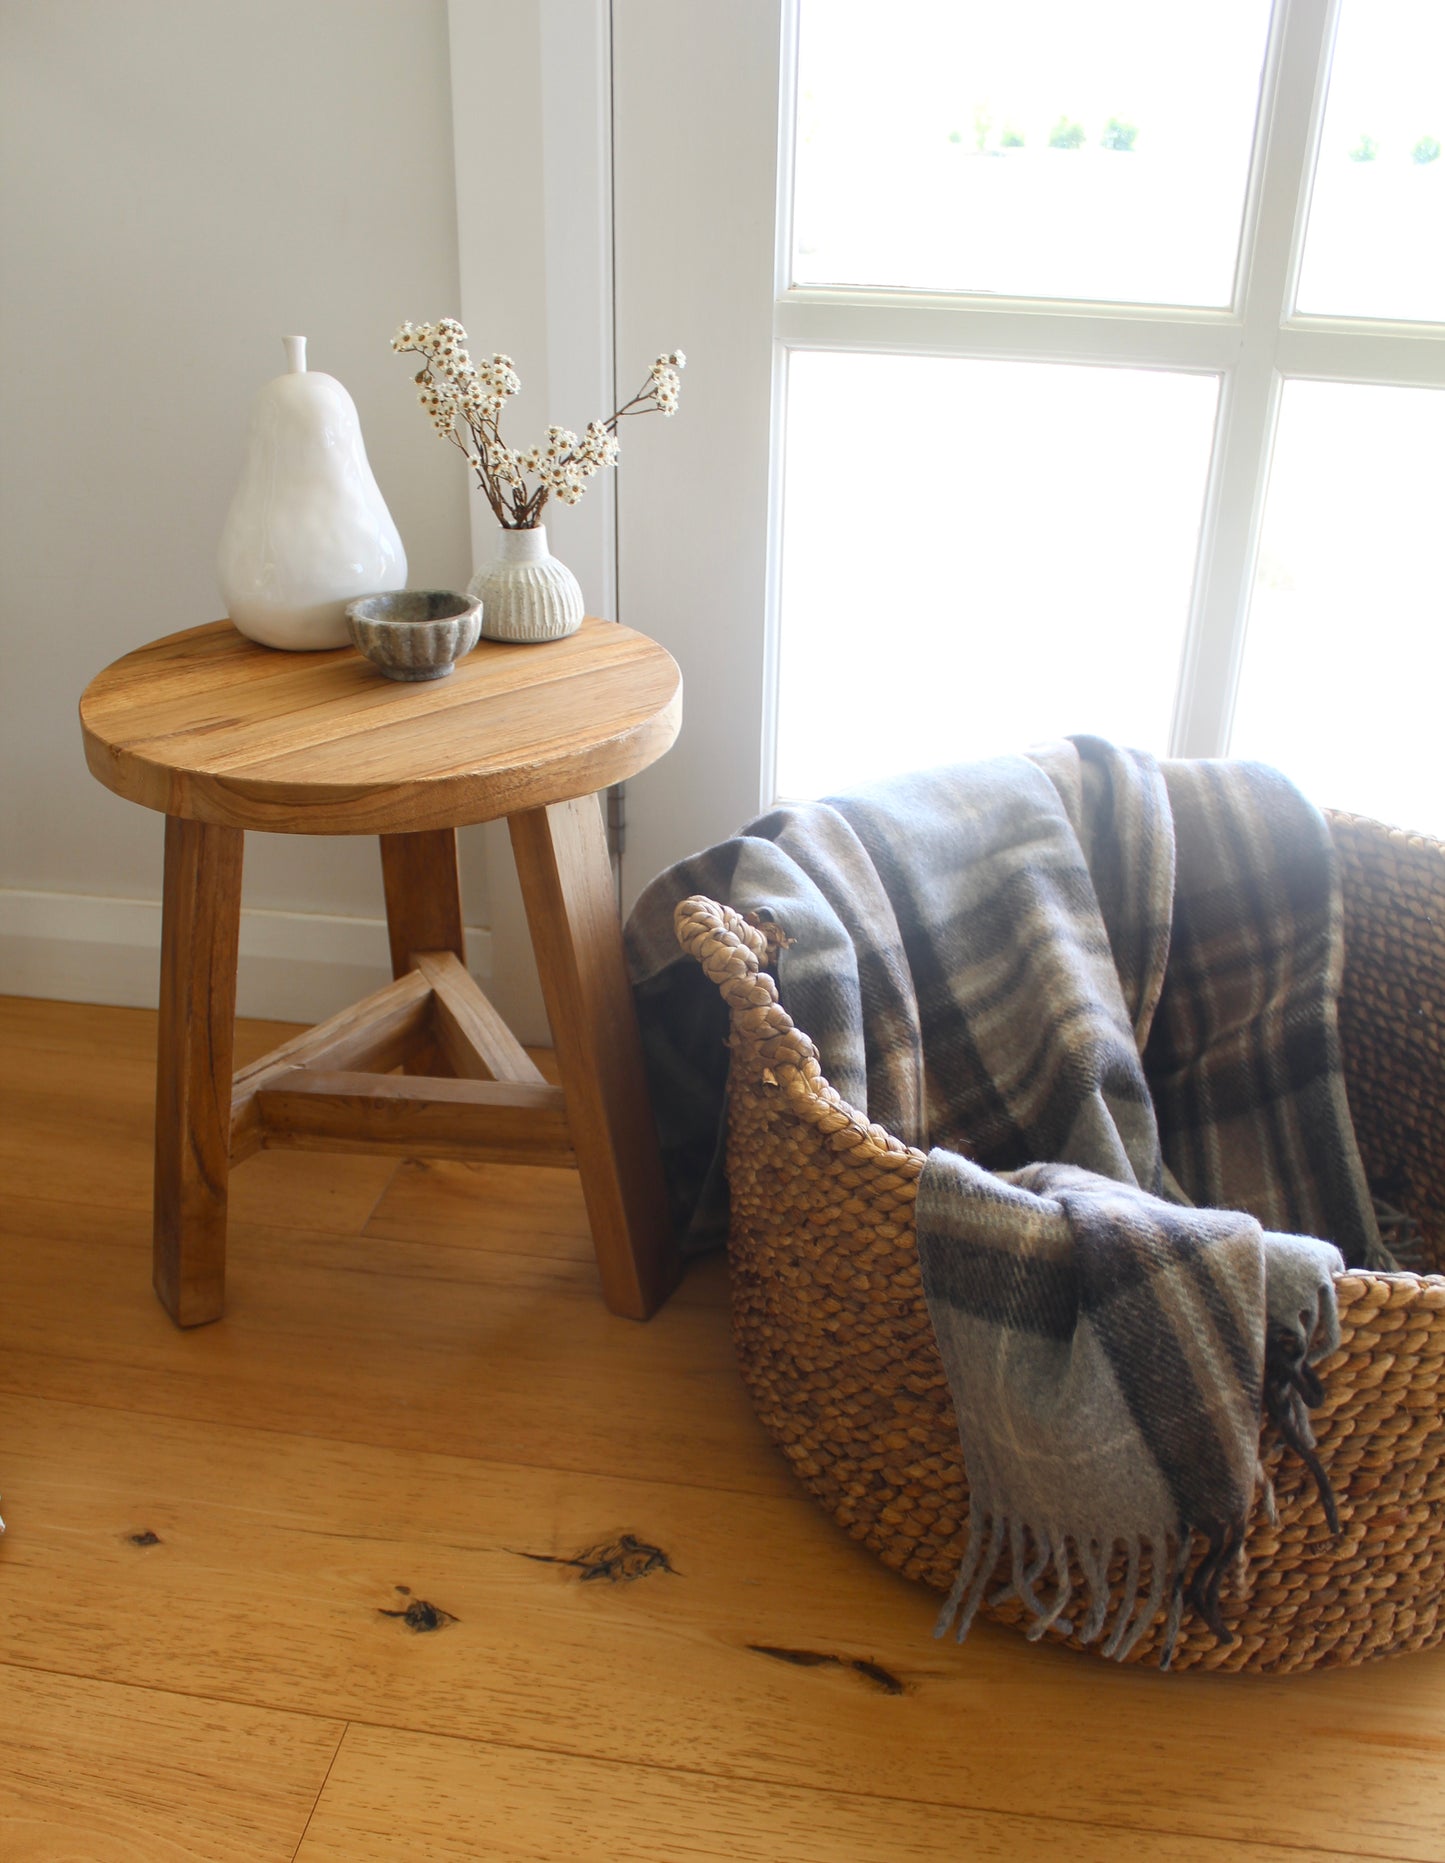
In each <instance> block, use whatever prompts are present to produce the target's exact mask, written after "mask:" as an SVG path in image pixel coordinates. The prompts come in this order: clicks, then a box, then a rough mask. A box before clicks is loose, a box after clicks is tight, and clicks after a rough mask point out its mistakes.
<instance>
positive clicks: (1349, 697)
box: [1230, 382, 1445, 836]
mask: <svg viewBox="0 0 1445 1863" xmlns="http://www.w3.org/2000/svg"><path fill="white" fill-rule="evenodd" d="M1442 512H1445V391H1441V390H1438V389H1428V388H1374V387H1361V386H1357V385H1354V384H1343V383H1337V382H1287V383H1286V384H1285V388H1284V398H1283V404H1282V407H1281V411H1280V424H1279V433H1278V436H1277V439H1276V442H1275V456H1274V464H1273V467H1272V468H1271V471H1270V480H1269V496H1268V501H1267V503H1266V506H1265V521H1264V532H1263V538H1262V542H1261V547H1260V559H1259V570H1258V573H1257V576H1256V579H1255V586H1254V598H1253V601H1252V604H1251V607H1250V616H1249V635H1248V641H1247V644H1246V648H1245V659H1244V667H1243V673H1242V683H1241V686H1240V693H1239V700H1238V705H1237V708H1236V712H1235V722H1234V731H1233V735H1232V738H1231V741H1230V754H1231V755H1233V756H1239V757H1260V758H1263V759H1264V760H1265V761H1266V762H1268V763H1274V764H1277V765H1278V766H1279V767H1280V768H1281V769H1283V770H1285V771H1286V772H1287V773H1288V774H1289V775H1290V776H1292V777H1293V778H1294V780H1295V781H1296V782H1297V783H1298V784H1299V785H1300V787H1301V788H1302V789H1304V790H1305V791H1306V792H1307V793H1308V794H1310V795H1312V796H1313V797H1314V799H1315V800H1316V801H1317V802H1319V803H1321V804H1323V805H1325V806H1327V807H1334V808H1343V809H1349V810H1352V811H1353V812H1355V813H1357V814H1361V815H1373V816H1375V817H1377V818H1378V819H1380V820H1382V821H1387V822H1393V823H1395V824H1397V825H1398V826H1400V827H1407V828H1416V829H1421V830H1424V831H1425V832H1427V833H1430V834H1436V835H1442V836H1445V762H1442V756H1441V728H1440V721H1441V705H1442V694H1445V549H1442V545H1441V513H1442Z"/></svg>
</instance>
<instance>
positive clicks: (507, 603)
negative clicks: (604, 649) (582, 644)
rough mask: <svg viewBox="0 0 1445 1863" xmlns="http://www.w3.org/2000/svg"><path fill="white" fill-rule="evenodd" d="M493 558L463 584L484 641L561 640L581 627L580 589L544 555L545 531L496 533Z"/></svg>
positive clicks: (540, 528)
mask: <svg viewBox="0 0 1445 1863" xmlns="http://www.w3.org/2000/svg"><path fill="white" fill-rule="evenodd" d="M498 538H499V541H498V546H497V555H496V557H495V558H494V560H493V561H492V562H490V563H488V564H487V565H486V567H485V568H484V569H479V570H478V571H477V573H476V575H474V576H473V577H472V579H471V581H470V582H469V583H468V584H467V594H468V595H470V596H472V597H473V598H475V599H476V600H479V601H480V602H481V604H482V635H483V637H484V638H485V639H486V640H507V641H513V642H521V641H546V640H561V639H563V638H564V637H565V636H566V635H568V634H575V633H576V632H577V630H578V628H579V627H581V625H582V587H581V584H580V583H579V582H578V580H577V578H576V577H575V576H574V575H573V574H572V571H571V570H570V569H568V567H567V566H566V564H565V563H559V562H558V561H557V559H556V557H555V556H552V555H551V554H550V553H549V551H548V549H547V526H546V525H545V524H538V525H535V526H534V527H533V528H532V529H531V530H504V531H501V532H499V533H498Z"/></svg>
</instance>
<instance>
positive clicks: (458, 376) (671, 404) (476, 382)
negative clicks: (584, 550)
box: [391, 317, 686, 530]
mask: <svg viewBox="0 0 1445 1863" xmlns="http://www.w3.org/2000/svg"><path fill="white" fill-rule="evenodd" d="M467 341H468V338H467V333H466V331H465V330H464V329H463V328H462V326H461V325H460V324H459V323H458V322H457V320H456V318H455V317H443V318H442V319H441V320H440V321H439V322H437V323H435V324H430V323H423V324H413V323H403V324H401V325H400V326H399V327H398V329H397V331H396V334H395V335H394V336H393V337H392V339H391V346H392V348H393V349H394V350H396V351H398V352H399V353H403V354H409V355H416V356H420V357H421V358H422V362H423V366H422V368H421V369H419V370H418V372H417V375H416V385H417V399H418V401H419V402H420V403H421V406H422V408H423V409H424V410H425V412H426V413H427V415H428V417H429V418H430V420H431V422H432V424H433V426H434V427H435V428H436V430H437V432H438V433H439V434H441V435H442V437H443V438H444V439H447V440H450V441H451V443H452V444H453V445H454V446H455V447H457V448H458V450H459V451H460V452H461V453H462V455H463V457H464V458H465V459H466V461H467V464H468V466H469V467H470V468H471V469H472V471H473V472H475V473H476V475H477V483H478V484H479V485H480V486H481V488H482V491H483V493H484V495H485V497H486V500H487V502H488V504H489V505H490V506H491V507H492V510H493V511H494V512H495V513H496V516H497V521H498V522H499V523H500V524H502V525H503V526H504V527H506V528H507V529H510V530H525V529H529V528H531V527H532V526H533V525H535V524H537V523H538V522H539V521H540V518H541V513H542V509H543V507H544V506H545V505H546V503H547V500H548V499H549V498H551V497H556V498H558V499H560V500H561V502H562V503H563V504H565V505H575V504H576V503H577V501H578V499H579V498H580V497H581V496H582V493H583V492H584V490H585V489H586V482H587V480H588V479H590V478H591V477H592V475H593V474H594V473H596V472H600V471H601V470H602V469H603V468H604V467H607V466H615V465H616V464H617V460H618V456H619V453H620V451H621V449H620V447H619V445H618V441H617V424H618V422H619V421H621V420H624V419H626V418H627V416H629V415H632V414H663V415H672V414H675V413H676V412H677V403H678V391H679V386H680V385H679V382H678V370H680V369H681V368H682V367H683V365H684V363H685V361H686V358H685V357H684V355H683V353H682V351H681V350H680V349H678V350H673V351H671V352H669V353H668V354H667V355H662V356H659V357H658V358H657V360H656V362H654V363H653V365H652V368H651V370H650V371H649V372H648V377H647V380H646V381H645V382H644V383H643V385H642V387H641V388H640V389H639V390H638V391H637V393H636V394H635V395H634V396H633V397H632V399H631V400H630V401H628V402H626V403H624V405H623V406H622V407H620V408H618V409H617V410H616V411H615V413H613V414H610V415H609V416H608V418H607V419H606V420H594V421H589V422H588V424H587V428H586V431H585V432H584V434H583V435H582V437H581V438H580V439H579V437H578V436H577V435H576V434H575V433H574V432H573V431H572V429H571V428H570V427H549V428H548V429H547V438H546V443H545V445H542V446H534V447H532V448H531V449H530V450H529V451H527V452H525V453H515V452H513V451H512V449H511V447H509V446H508V445H507V444H506V442H505V441H504V440H503V439H502V436H501V432H500V429H499V425H498V423H499V421H500V419H501V413H502V409H503V407H504V406H505V404H506V402H507V401H508V400H509V399H510V398H511V396H513V395H515V394H517V393H518V392H519V391H520V389H521V386H522V384H521V381H520V379H519V378H518V375H517V371H516V367H515V365H514V364H513V362H512V358H511V357H510V356H503V355H501V354H496V355H493V356H490V357H488V358H487V359H486V360H485V361H483V362H480V363H474V362H473V361H472V358H471V356H470V355H469V353H468V351H467V347H466V345H467ZM529 478H531V479H535V480H536V481H537V484H536V485H535V486H531V487H529V485H528V482H527V481H528V479H529Z"/></svg>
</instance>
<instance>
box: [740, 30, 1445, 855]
mask: <svg viewBox="0 0 1445 1863" xmlns="http://www.w3.org/2000/svg"><path fill="white" fill-rule="evenodd" d="M790 23H791V30H792V33H793V42H792V44H791V46H790V47H789V48H788V50H787V51H786V52H785V56H784V61H783V68H784V73H785V94H790V95H791V96H792V97H793V99H794V104H795V108H794V109H793V111H792V118H791V123H789V122H787V121H786V112H785V124H784V133H783V136H782V160H781V164H780V166H781V170H782V185H781V188H780V199H781V211H780V215H779V219H780V228H779V242H778V247H779V259H778V273H779V283H778V291H777V301H776V305H775V324H774V329H775V338H776V342H777V345H778V357H779V367H778V371H777V381H778V390H779V400H780V403H781V417H780V419H779V420H778V422H777V426H776V432H777V436H778V444H777V448H776V456H775V462H774V463H775V477H776V479H777V492H776V511H777V514H778V515H777V522H776V524H775V550H776V553H777V558H778V563H777V572H776V588H777V605H776V609H777V611H776V620H775V628H774V640H773V653H774V657H775V673H774V681H773V690H774V692H775V696H776V707H775V714H776V715H775V724H776V730H775V734H774V747H773V753H772V765H771V769H770V770H769V771H768V772H767V773H766V775H765V783H764V795H765V797H766V796H770V795H772V794H781V795H805V794H818V793H824V792H826V791H828V790H836V789H838V788H841V787H844V786H846V785H848V784H850V783H853V782H856V781H860V780H866V779H867V778H869V777H871V776H874V775H877V774H881V773H883V772H884V771H886V770H888V769H890V768H891V769H897V768H904V767H911V766H917V765H919V764H922V763H926V762H931V761H943V760H947V759H949V758H953V757H957V756H959V755H968V754H987V753H990V752H992V751H994V750H997V749H1001V748H1006V747H1010V746H1017V745H1020V744H1022V743H1024V742H1027V741H1029V740H1031V739H1034V738H1038V737H1040V736H1043V735H1050V734H1054V733H1056V732H1061V731H1066V730H1092V731H1101V732H1103V733H1105V734H1107V735H1113V736H1116V737H1119V738H1121V739H1123V740H1126V741H1129V742H1133V743H1136V744H1143V745H1146V746H1148V747H1150V748H1153V749H1155V750H1157V751H1160V752H1167V751H1173V752H1175V753H1177V754H1191V755H1218V754H1224V753H1226V752H1229V753H1233V754H1240V755H1252V756H1259V757H1263V758H1265V759H1267V760H1269V761H1272V762H1276V763H1278V764H1279V765H1280V766H1281V767H1283V768H1285V769H1286V770H1287V771H1289V772H1290V773H1291V774H1293V775H1294V776H1295V777H1296V780H1298V781H1300V782H1301V783H1302V785H1303V786H1304V787H1305V788H1306V789H1307V790H1309V791H1310V792H1311V793H1313V794H1314V795H1315V797H1316V799H1317V800H1318V801H1320V802H1321V803H1324V804H1327V805H1333V806H1341V807H1346V808H1353V809H1357V810H1360V811H1361V812H1368V813H1377V814H1380V815H1382V816H1384V817H1386V818H1387V819H1391V820H1395V821H1400V822H1402V823H1405V824H1407V825H1410V826H1413V827H1417V828H1424V829H1426V830H1429V831H1432V832H1435V833H1440V834H1445V780H1442V778H1441V776H1440V775H1439V773H1438V771H1437V769H1436V767H1435V764H1436V759H1435V757H1434V755H1433V742H1432V740H1433V738H1434V735H1435V728H1436V727H1435V721H1436V716H1437V713H1438V710H1439V704H1440V694H1441V691H1442V689H1445V686H1442V679H1441V673H1442V670H1445V662H1442V653H1445V646H1442V643H1445V556H1442V550H1441V545H1440V534H1441V529H1442V525H1441V518H1440V514H1441V513H1442V512H1445V395H1442V393H1441V388H1442V386H1445V158H1442V157H1441V156H1440V146H1441V143H1442V142H1445V7H1441V6H1439V5H1438V3H1437V0H1343V4H1340V5H1338V6H1335V5H1330V4H1325V3H1323V0H1319V3H1314V4H1311V3H1310V0H1303V3H1301V0H1295V3H1293V4H1280V5H1278V6H1276V7H1275V8H1274V9H1273V11H1271V8H1270V6H1269V5H1268V4H1267V0H1214V4H1212V5H1211V6H1210V7H1209V8H1208V9H1207V12H1206V11H1204V10H1201V9H1200V8H1197V7H1186V6H1183V5H1180V6H1174V7H1162V6H1159V5H1158V4H1157V0H1090V3H1089V4H1083V0H1013V3H1012V4H1010V5H1009V6H1007V7H1003V6H997V5H995V6H988V7H985V6H974V5H965V4H962V0H894V5H893V6H891V7H890V8H889V9H888V11H887V14H886V16H884V15H881V14H880V13H879V11H878V9H877V8H876V7H874V6H873V5H871V4H868V3H867V0H800V4H798V6H797V7H796V10H795V12H793V14H792V15H791V20H790ZM790 72H791V73H793V74H794V75H793V78H792V81H791V87H790V88H789V83H788V74H789V73H790ZM844 720H846V721H848V728H841V721H844Z"/></svg>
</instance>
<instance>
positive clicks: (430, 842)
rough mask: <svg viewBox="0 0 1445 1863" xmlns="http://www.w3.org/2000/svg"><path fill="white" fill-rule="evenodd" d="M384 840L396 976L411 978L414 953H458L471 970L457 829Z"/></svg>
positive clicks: (383, 875)
mask: <svg viewBox="0 0 1445 1863" xmlns="http://www.w3.org/2000/svg"><path fill="white" fill-rule="evenodd" d="M379 839H380V841H381V878H382V884H383V885H384V886H385V888H386V926H387V931H388V932H389V933H390V935H391V974H392V975H393V976H394V977H404V976H405V975H406V973H407V971H409V970H410V969H411V954H412V952H413V951H455V952H456V954H457V956H458V957H459V958H460V959H461V960H462V962H463V963H464V964H465V963H466V961H467V953H466V948H465V942H464V940H463V936H462V894H461V883H460V880H459V879H458V876H457V831H456V829H455V828H433V829H426V830H424V831H423V832H421V833H419V834H384V835H381V836H380V837H379Z"/></svg>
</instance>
